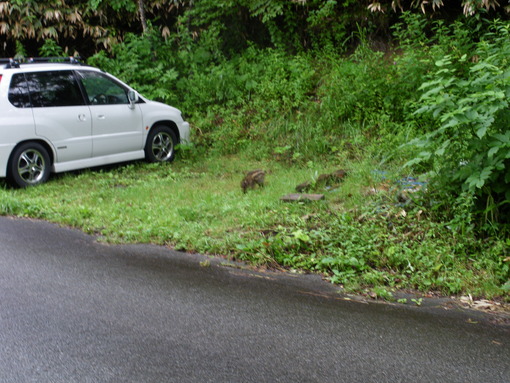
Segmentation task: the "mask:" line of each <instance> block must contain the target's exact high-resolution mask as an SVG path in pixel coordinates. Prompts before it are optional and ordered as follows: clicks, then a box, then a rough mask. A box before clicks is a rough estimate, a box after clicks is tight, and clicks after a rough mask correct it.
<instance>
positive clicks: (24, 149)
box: [7, 142, 51, 188]
mask: <svg viewBox="0 0 510 383" xmlns="http://www.w3.org/2000/svg"><path fill="white" fill-rule="evenodd" d="M50 168H51V162H50V156H49V155H48V151H47V150H46V149H45V148H44V146H42V145H41V144H38V143H37V142H27V143H25V144H22V145H20V146H19V147H18V148H16V150H15V151H14V152H13V153H12V155H11V158H10V161H9V166H8V173H7V175H8V178H9V181H10V182H11V183H12V184H13V185H14V186H18V187H21V188H25V187H27V186H35V185H39V184H42V183H44V182H46V181H47V180H48V178H49V177H50Z"/></svg>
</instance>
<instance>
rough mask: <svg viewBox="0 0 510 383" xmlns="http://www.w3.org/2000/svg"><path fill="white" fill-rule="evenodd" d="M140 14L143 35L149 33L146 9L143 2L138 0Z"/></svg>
mask: <svg viewBox="0 0 510 383" xmlns="http://www.w3.org/2000/svg"><path fill="white" fill-rule="evenodd" d="M138 13H140V22H141V23H142V30H143V33H145V32H147V19H146V18H145V7H144V4H143V0H138Z"/></svg>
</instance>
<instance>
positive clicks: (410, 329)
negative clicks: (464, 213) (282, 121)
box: [0, 217, 510, 383]
mask: <svg viewBox="0 0 510 383" xmlns="http://www.w3.org/2000/svg"><path fill="white" fill-rule="evenodd" d="M358 300H359V298H357V297H349V296H345V295H341V294H339V293H338V291H337V289H336V288H335V287H334V286H332V285H329V284H327V283H325V282H323V281H321V280H320V278H318V277H316V276H299V275H291V274H284V273H269V272H256V271H250V270H247V269H244V268H242V267H240V266H239V265H238V264H229V263H227V262H226V261H224V260H221V259H209V258H206V257H203V256H200V255H193V254H184V253H179V252H174V251H171V250H169V249H166V248H163V247H156V246H146V245H133V246H114V245H105V244H101V243H97V242H96V241H95V239H94V238H93V237H90V236H87V235H84V234H83V233H81V232H78V231H75V230H69V229H66V228H59V227H57V226H55V225H52V224H49V223H46V222H40V221H32V220H23V219H11V218H6V217H2V218H0V366H1V367H0V381H1V382H56V383H57V382H66V383H69V382H484V383H489V382H500V383H502V382H510V329H509V327H508V326H504V325H494V324H493V321H492V319H491V318H492V317H490V316H487V315H485V314H481V313H479V312H474V311H467V310H463V309H459V308H457V307H456V306H455V305H448V302H447V301H442V300H435V301H434V300H428V301H427V302H424V304H423V305H422V306H420V307H417V306H411V305H406V306H402V305H389V304H375V303H366V302H359V301H358ZM434 302H437V304H434ZM425 303H426V304H425Z"/></svg>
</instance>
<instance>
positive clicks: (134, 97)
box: [128, 90, 139, 109]
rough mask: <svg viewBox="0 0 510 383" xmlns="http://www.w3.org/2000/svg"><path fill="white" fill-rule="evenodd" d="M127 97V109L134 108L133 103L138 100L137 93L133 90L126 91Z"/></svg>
mask: <svg viewBox="0 0 510 383" xmlns="http://www.w3.org/2000/svg"><path fill="white" fill-rule="evenodd" d="M128 99H129V109H134V108H135V104H136V103H137V102H138V100H139V97H138V93H136V92H135V91H134V90H130V91H129V92H128Z"/></svg>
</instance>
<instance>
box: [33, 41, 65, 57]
mask: <svg viewBox="0 0 510 383" xmlns="http://www.w3.org/2000/svg"><path fill="white" fill-rule="evenodd" d="M39 54H40V55H41V56H42V57H64V56H65V52H64V50H63V49H62V48H61V47H59V46H58V44H57V42H56V41H55V40H52V39H48V40H46V41H45V42H44V44H43V45H42V47H41V48H39Z"/></svg>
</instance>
